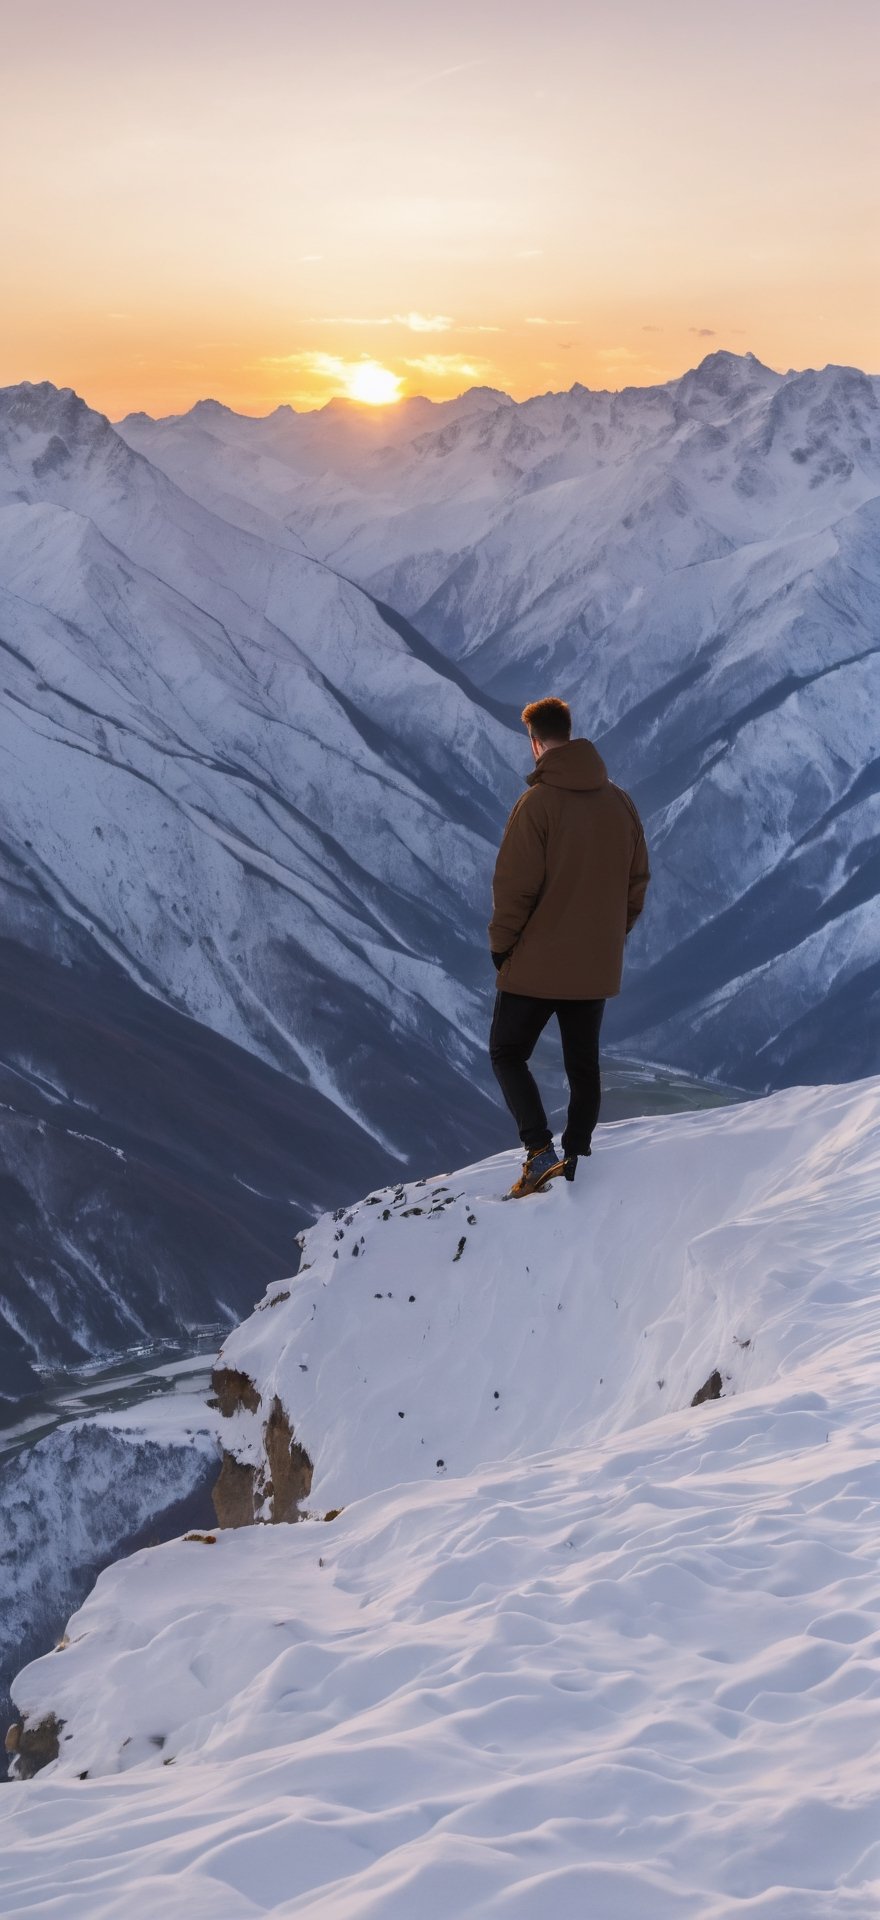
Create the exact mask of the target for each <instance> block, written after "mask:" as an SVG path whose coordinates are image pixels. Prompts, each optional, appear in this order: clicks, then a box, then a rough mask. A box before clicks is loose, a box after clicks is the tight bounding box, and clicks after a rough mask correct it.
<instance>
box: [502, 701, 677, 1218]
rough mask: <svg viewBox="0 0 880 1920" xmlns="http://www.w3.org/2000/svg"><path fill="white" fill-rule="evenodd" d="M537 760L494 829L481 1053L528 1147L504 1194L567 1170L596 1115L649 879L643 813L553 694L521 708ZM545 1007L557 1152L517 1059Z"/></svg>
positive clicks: (586, 1148) (535, 1187) (529, 1049)
mask: <svg viewBox="0 0 880 1920" xmlns="http://www.w3.org/2000/svg"><path fill="white" fill-rule="evenodd" d="M522 717H523V720H524V722H525V725H526V726H527V728H528V731H529V740H530V742H531V747H532V753H533V754H534V758H535V768H534V772H533V773H530V774H529V777H528V791H527V792H526V793H524V794H523V795H522V796H521V798H520V799H519V800H518V801H517V803H516V806H515V807H514V809H513V812H512V813H511V816H510V819H509V820H508V822H507V826H506V827H505V830H504V838H503V840H502V842H501V847H500V850H499V853H498V859H497V862H496V865H495V877H494V881H493V884H492V907H493V911H492V919H491V922H490V925H489V946H490V948H491V952H492V959H493V961H494V963H495V968H496V971H497V975H498V979H497V986H498V992H497V994H496V998H495V1013H494V1017H493V1020H492V1032H491V1036H490V1041H489V1052H490V1057H491V1060H492V1066H493V1068H494V1070H495V1077H496V1079H497V1081H498V1084H499V1086H500V1088H501V1091H502V1093H503V1095H504V1098H505V1100H506V1102H507V1105H508V1107H509V1109H510V1112H511V1113H512V1115H513V1118H514V1120H515V1121H516V1124H517V1127H518V1128H519V1136H520V1139H521V1141H522V1143H523V1146H524V1147H525V1149H526V1160H525V1165H524V1167H523V1170H522V1174H521V1176H520V1178H519V1179H518V1180H517V1181H515V1183H514V1185H513V1186H512V1187H511V1189H510V1197H511V1198H514V1197H516V1198H517V1199H519V1198H522V1197H523V1196H524V1195H525V1194H528V1193H537V1192H538V1191H539V1189H540V1188H541V1187H543V1186H545V1185H546V1183H547V1181H548V1180H552V1179H554V1178H555V1177H556V1175H557V1174H561V1173H562V1174H564V1175H565V1177H566V1179H567V1180H573V1179H574V1176H575V1171H576V1168H577V1163H578V1160H579V1159H583V1158H584V1157H585V1156H586V1155H587V1154H588V1153H589V1152H590V1141H591V1139H592V1134H593V1128H594V1127H595V1125H596V1121H597V1119H598V1117H599V1102H600V1098H601V1086H600V1080H599V1028H600V1026H601V1024H602V1015H603V1013H604V1011H605V1002H606V1000H607V999H610V997H611V996H612V994H616V993H619V991H620V981H621V975H622V972H623V947H624V941H625V939H626V936H627V934H628V933H629V931H630V929H631V927H633V926H634V925H635V922H636V920H637V919H638V917H639V914H640V913H641V911H642V907H643V905H644V899H645V890H646V888H647V885H648V881H649V879H650V871H649V868H648V852H647V848H646V846H645V836H644V833H643V831H642V823H641V821H640V819H639V816H638V813H637V812H636V809H635V806H634V805H633V802H632V800H631V799H630V797H629V794H628V793H624V791H623V789H622V787H616V786H615V785H614V783H613V781H611V780H609V778H608V774H607V771H606V768H605V763H604V761H603V760H602V759H601V757H600V755H599V754H598V753H597V751H596V748H595V747H594V746H593V744H592V741H590V740H572V738H571V713H570V711H569V708H568V706H567V705H566V702H565V701H564V700H557V699H554V698H549V699H546V700H535V701H533V702H532V704H531V706H528V707H526V708H525V709H524V711H523V716H522ZM554 1013H555V1015H556V1018H557V1020H558V1022H559V1032H560V1037H561V1040H562V1058H563V1061H564V1064H565V1071H566V1075H567V1078H568V1085H569V1093H570V1100H569V1107H568V1119H567V1122H566V1127H565V1132H564V1133H563V1135H562V1152H561V1154H558V1153H557V1152H556V1149H555V1147H554V1145H553V1135H552V1133H551V1131H550V1128H549V1126H548V1125H547V1115H546V1113H545V1112H544V1106H543V1102H542V1100H541V1095H540V1093H539V1091H538V1087H537V1085H536V1082H535V1080H534V1079H533V1077H532V1074H531V1073H530V1072H529V1067H528V1061H529V1059H530V1056H531V1054H532V1053H533V1052H534V1049H535V1046H536V1045H537V1042H538V1039H539V1036H540V1035H541V1034H542V1033H543V1031H544V1028H545V1027H546V1025H547V1022H548V1020H549V1019H550V1017H551V1015H552V1014H554Z"/></svg>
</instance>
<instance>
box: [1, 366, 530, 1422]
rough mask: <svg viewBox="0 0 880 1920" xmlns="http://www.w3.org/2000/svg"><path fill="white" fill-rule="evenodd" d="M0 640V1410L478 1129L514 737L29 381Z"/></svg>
mask: <svg viewBox="0 0 880 1920" xmlns="http://www.w3.org/2000/svg"><path fill="white" fill-rule="evenodd" d="M0 652H2V659H3V676H2V698H0V753H2V765H3V782H2V793H0V873H2V883H3V936H4V938H3V951H2V961H3V976H2V977H3V988H4V993H3V1007H4V1011H3V1014H2V1022H0V1031H2V1037H3V1053H2V1068H0V1073H2V1088H3V1091H2V1100H3V1108H2V1111H0V1131H2V1139H3V1157H4V1168H5V1178H6V1183H7V1192H6V1195H5V1210H6V1216H7V1219H8V1222H9V1225H10V1228H11V1244H12V1247H13V1258H12V1261H11V1264H10V1267H9V1268H8V1269H6V1270H5V1271H4V1276H3V1280H2V1283H0V1316H2V1318H3V1320H4V1321H5V1323H6V1326H7V1327H8V1329H9V1338H8V1339H7V1338H6V1337H5V1335H4V1341H3V1348H4V1376H5V1377H4V1378H3V1379H2V1380H0V1390H6V1391H15V1389H16V1387H17V1388H18V1389H19V1390H20V1388H21V1386H22V1385H23V1384H24V1385H26V1384H27V1366H28V1359H29V1356H31V1357H32V1356H33V1355H34V1354H36V1355H38V1356H40V1357H42V1358H43V1359H46V1358H48V1359H54V1360H72V1359H75V1358H76V1357H77V1354H80V1355H81V1354H82V1352H83V1351H84V1350H85V1351H88V1350H89V1349H90V1348H94V1347H95V1345H97V1347H98V1350H104V1351H106V1350H107V1347H108V1345H110V1346H114V1345H116V1346H118V1345H123V1344H131V1343H132V1342H133V1341H134V1340H135V1339H137V1338H138V1337H140V1336H141V1335H142V1334H143V1333H144V1332H147V1333H150V1332H152V1333H168V1332H169V1331H170V1330H171V1328H172V1327H173V1326H174V1325H177V1326H180V1325H181V1324H192V1323H193V1321H194V1320H196V1321H197V1320H200V1319H201V1320H202V1321H209V1322H210V1321H216V1320H217V1319H218V1317H219V1318H223V1317H226V1318H229V1317H230V1315H233V1314H234V1313H235V1312H236V1311H238V1312H240V1311H241V1310H242V1308H243V1307H244V1306H245V1305H246V1304H247V1302H248V1300H249V1299H250V1298H252V1297H253V1291H254V1288H255V1283H256V1286H257V1288H258V1287H259V1285H260V1284H261V1283H263V1282H264V1281H265V1279H266V1278H267V1277H268V1275H269V1273H271V1272H279V1271H283V1270H284V1268H285V1267H286V1265H288V1264H289V1257H290V1256H289V1252H288V1251H287V1250H286V1249H288V1248H289V1246H290V1244H291V1240H292V1234H293V1232H294V1230H295V1227H296V1226H298V1225H299V1224H301V1223H302V1220H303V1219H305V1218H308V1217H311V1216H312V1215H313V1214H314V1211H315V1210H316V1208H319V1207H320V1206H321V1205H322V1204H323V1205H326V1204H327V1203H328V1202H329V1201H330V1200H332V1199H333V1198H336V1197H338V1196H339V1194H340V1193H343V1194H344V1193H346V1192H348V1193H351V1192H353V1191H357V1189H358V1187H359V1186H360V1185H361V1184H362V1183H363V1180H364V1178H366V1179H367V1180H369V1179H374V1180H375V1179H376V1178H378V1177H380V1176H382V1175H384V1177H387V1175H388V1172H389V1170H390V1169H391V1168H393V1167H395V1166H398V1167H400V1168H401V1169H402V1168H403V1167H405V1166H406V1164H407V1163H408V1160H409V1156H410V1154H411V1153H412V1152H413V1151H414V1150H416V1151H417V1152H418V1153H419V1154H423V1153H425V1152H426V1151H427V1152H429V1153H430V1156H431V1158H437V1159H439V1160H441V1161H443V1160H445V1159H448V1158H449V1157H450V1154H451V1149H452V1148H453V1146H458V1147H459V1148H460V1145H461V1143H463V1142H466V1143H468V1144H470V1145H471V1147H472V1149H473V1148H474V1147H478V1146H480V1145H482V1146H483V1147H485V1146H486V1145H487V1144H490V1143H491V1142H492V1140H493V1139H497V1138H498V1137H499V1135H498V1131H497V1129H498V1122H499V1116H498V1112H497V1107H496V1105H495V1103H494V1101H490V1099H489V1097H488V1083H489V1075H488V1071H487V1068H486V1066H485V1063H484V1061H483V1051H484V1049H483V1033H482V1029H483V1026H484V1002H483V999H482V997H481V992H480V989H481V988H482V986H483V982H484V981H485V980H486V978H487V977H488V974H489V967H488V960H487V956H486V953H485V920H486V889H487V873H488V872H489V871H490V868H491V859H492V853H493V849H494V846H495V843H496V841H497V838H498V833H499V829H500V826H501V823H502V821H503V818H504V813H505V807H506V805H507V804H509V802H510V800H511V799H512V798H513V796H514V794H515V792H516V791H517V788H518V778H517V774H516V772H515V767H516V762H517V756H518V755H519V754H520V753H521V748H520V747H519V745H518V743H517V742H516V740H515V736H514V735H513V734H512V733H511V731H510V729H509V727H508V725H507V724H506V718H505V715H504V710H503V709H502V708H500V707H498V706H497V704H496V703H495V702H494V701H493V699H492V698H491V697H489V696H484V695H481V694H479V693H477V692H476V691H475V690H474V689H473V688H471V687H470V685H469V683H468V681H467V679H466V677H465V676H464V675H463V674H462V673H461V672H460V671H459V670H458V669H457V668H456V667H455V666H450V665H449V664H447V663H446V662H445V660H444V659H443V658H442V657H440V656H438V655H436V654H435V653H434V650H433V649H432V648H431V647H430V646H429V645H427V644H425V643H423V642H422V640H421V638H420V636H419V635H418V634H416V633H415V632H414V631H411V630H410V629H409V628H408V626H407V624H406V622H405V621H403V620H401V619H399V618H397V617H396V616H394V615H388V616H386V615H385V614H384V613H383V612H382V611H381V610H380V609H379V608H377V606H376V604H375V603H374V601H373V600H372V599H371V598H370V597H369V596H368V595H367V594H366V593H364V592H363V591H362V590H361V589H359V588H357V587H355V586H352V585H351V584H349V583H348V582H347V581H345V580H343V579H341V578H340V577H339V576H338V575H337V574H336V573H335V572H333V571H332V570H331V569H329V568H328V567H326V566H324V565H323V564H321V563H320V562H317V561H315V560H314V559H312V558H310V557H309V556H307V555H304V554H303V553H302V551H301V548H300V546H299V545H298V544H297V543H296V542H295V541H294V540H292V539H290V538H285V537H283V536H280V535H278V534H277V530H276V531H275V532H274V533H273V537H272V538H271V539H268V538H266V537H265V536H264V534H262V533H260V532H257V531H253V530H252V531H243V530H240V529H234V528H233V527H232V526H231V525H230V523H229V522H228V520H224V519H221V518H219V517H218V516H217V515H216V514H215V513H213V512H211V511H209V510H207V509H206V508H205V507H204V506H202V505H201V504H199V503H198V502H197V501H196V500H194V499H193V498H191V497H190V496H189V495H188V494H186V493H185V492H183V491H182V490H181V489H180V488H179V487H178V486H177V485H176V484H175V483H174V482H173V481H171V480H169V479H168V478H167V477H166V475H165V474H164V473H162V472H161V471H160V470H159V469H158V468H157V467H156V466H154V465H151V464H150V463H149V462H148V461H147V460H145V459H144V458H142V457H141V456H140V455H139V454H137V453H135V452H133V451H132V450H131V448H130V447H129V446H127V445H126V443H125V442H124V441H123V440H122V439H121V438H120V436H119V435H118V434H117V433H116V432H115V431H114V429H113V428H112V427H111V426H110V424H109V422H108V421H107V420H105V419H104V418H103V416H101V415H99V414H96V413H94V412H93V411H91V410H90V409H89V408H88V407H87V406H86V405H85V404H84V403H83V402H82V401H81V400H79V399H78V398H77V396H76V395H74V394H73V393H71V392H69V391H64V392H59V391H57V390H56V389H55V388H53V387H51V386H48V385H43V386H40V387H31V386H23V387H19V388H12V389H8V390H7V391H6V392H5V393H4V394H3V395H2V396H0ZM291 1208H293V1211H291ZM236 1242H237V1243H238V1244H237V1246H236ZM242 1288H245V1289H247V1292H246V1293H245V1294H243V1293H242Z"/></svg>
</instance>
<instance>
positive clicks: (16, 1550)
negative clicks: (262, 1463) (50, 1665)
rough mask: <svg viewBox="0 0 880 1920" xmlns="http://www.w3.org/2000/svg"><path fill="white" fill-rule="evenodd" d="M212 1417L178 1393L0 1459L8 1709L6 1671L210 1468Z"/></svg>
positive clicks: (0, 1662) (198, 1401)
mask: <svg viewBox="0 0 880 1920" xmlns="http://www.w3.org/2000/svg"><path fill="white" fill-rule="evenodd" d="M199 1364H200V1365H202V1366H203V1365H204V1362H200V1363H199ZM217 1421H218V1415H217V1414H216V1413H213V1412H212V1411H211V1410H210V1409H209V1408H208V1407H206V1405H205V1401H204V1395H197V1394H195V1393H192V1392H186V1391H185V1390H184V1391H178V1392H175V1393H174V1394H169V1395H167V1396H163V1397H162V1398H156V1399H150V1400H147V1401H144V1402H143V1403H141V1404H140V1405H137V1406H134V1407H128V1408H125V1409H124V1410H119V1411H115V1412H112V1413H111V1412H103V1413H94V1414H90V1415H88V1416H85V1417H83V1418H80V1419H77V1420H73V1421H69V1422H67V1423H66V1424H65V1425H63V1426H60V1427H59V1428H57V1430H56V1431H55V1432H54V1433H51V1434H49V1435H47V1437H46V1438H45V1439H43V1440H39V1441H37V1443H36V1444H35V1445H34V1446H30V1447H28V1446H25V1447H23V1448H22V1449H21V1450H20V1451H18V1452H15V1453H12V1454H10V1455H7V1456H6V1457H5V1458H4V1459H3V1460H2V1461H0V1707H2V1709H3V1710H4V1712H6V1717H7V1718H8V1711H6V1710H7V1709H8V1704H9V1697H8V1688H9V1683H10V1681H11V1678H12V1676H13V1674H14V1673H15V1672H16V1670H17V1669H18V1667H20V1666H21V1663H22V1660H23V1659H27V1658H32V1657H33V1655H34V1654H35V1653H36V1652H37V1651H40V1652H42V1651H44V1650H45V1648H46V1646H47V1645H49V1644H50V1643H51V1641H52V1640H54V1639H56V1638H57V1636H58V1634H59V1633H60V1632H61V1629H62V1627H63V1626H64V1622H65V1620H66V1619H67V1617H68V1615H69V1613H70V1610H71V1607H72V1606H74V1605H75V1604H78V1603H79V1601H81V1600H82V1599H83V1598H84V1597H85V1595H86V1594H87V1593H88V1591H89V1588H90V1587H91V1585H92V1583H93V1581H94V1577H95V1573H96V1571H97V1569H98V1568H99V1567H100V1566H102V1565H106V1563H107V1561H108V1560H110V1559H111V1558H113V1557H115V1556H116V1555H117V1554H119V1553H120V1552H121V1551H122V1550H123V1547H124V1545H125V1543H126V1542H127V1541H133V1540H134V1539H136V1537H137V1535H138V1534H139V1533H140V1532H141V1529H142V1528H144V1527H146V1526H147V1525H148V1524H149V1525H150V1527H151V1530H155V1532H156V1533H158V1534H161V1531H162V1523H163V1516H165V1515H166V1514H168V1513H169V1512H172V1511H173V1512H176V1511H177V1509H178V1508H179V1507H180V1504H181V1502H183V1501H186V1500H187V1499H188V1498H189V1497H191V1496H192V1495H194V1494H195V1493H196V1492H197V1491H199V1490H200V1489H202V1488H203V1487H204V1486H205V1482H206V1481H207V1480H208V1479H209V1478H213V1477H215V1476H216V1467H217V1462H218V1452H219V1450H218V1443H217ZM177 1527H178V1529H179V1527H180V1520H179V1519H178V1521H177Z"/></svg>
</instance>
